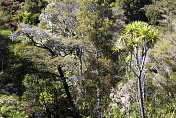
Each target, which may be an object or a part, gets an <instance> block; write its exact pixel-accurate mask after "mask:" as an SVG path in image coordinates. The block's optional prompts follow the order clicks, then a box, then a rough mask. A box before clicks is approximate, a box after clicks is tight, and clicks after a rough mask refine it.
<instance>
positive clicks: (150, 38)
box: [120, 21, 158, 51]
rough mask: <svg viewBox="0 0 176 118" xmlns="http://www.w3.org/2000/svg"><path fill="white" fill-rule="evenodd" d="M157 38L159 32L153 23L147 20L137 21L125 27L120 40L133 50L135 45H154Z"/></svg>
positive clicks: (142, 46)
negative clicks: (146, 21) (148, 22)
mask: <svg viewBox="0 0 176 118" xmlns="http://www.w3.org/2000/svg"><path fill="white" fill-rule="evenodd" d="M157 39H158V32H157V30H155V29H154V28H153V27H152V26H151V25H148V24H147V23H145V22H141V21H135V22H133V23H131V24H128V25H127V26H126V27H125V29H124V31H123V36H122V37H121V39H120V40H121V41H122V42H123V43H125V45H127V46H128V47H129V49H130V50H131V51H133V50H134V48H135V47H137V48H139V47H140V48H144V47H147V48H150V47H153V45H154V43H155V42H156V41H157Z"/></svg>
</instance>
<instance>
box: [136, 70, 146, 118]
mask: <svg viewBox="0 0 176 118" xmlns="http://www.w3.org/2000/svg"><path fill="white" fill-rule="evenodd" d="M141 75H142V71H140V72H139V77H138V94H139V102H140V109H141V116H142V118H145V114H144V103H143V97H142V87H141V85H142V84H141V77H142V76H141Z"/></svg>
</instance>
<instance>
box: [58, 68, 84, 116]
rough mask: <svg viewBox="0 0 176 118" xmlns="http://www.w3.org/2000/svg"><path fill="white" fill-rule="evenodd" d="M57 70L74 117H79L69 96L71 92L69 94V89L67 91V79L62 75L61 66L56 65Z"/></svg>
mask: <svg viewBox="0 0 176 118" xmlns="http://www.w3.org/2000/svg"><path fill="white" fill-rule="evenodd" d="M58 71H59V73H60V77H61V80H62V82H63V85H64V89H65V92H66V94H67V98H68V101H69V103H70V105H71V107H72V110H73V112H74V115H75V118H81V116H80V115H79V110H78V109H77V108H76V107H75V105H74V103H73V100H72V98H71V94H70V91H69V87H68V84H67V81H66V78H65V77H64V74H63V71H62V67H61V66H59V67H58Z"/></svg>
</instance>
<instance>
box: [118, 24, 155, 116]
mask: <svg viewBox="0 0 176 118" xmlns="http://www.w3.org/2000/svg"><path fill="white" fill-rule="evenodd" d="M157 39H158V35H157V30H155V29H154V28H153V27H152V26H150V25H148V24H147V23H145V22H141V21H135V22H133V23H131V24H129V25H127V26H126V27H125V29H124V31H123V35H122V36H121V38H120V40H118V43H117V45H118V46H116V49H115V50H116V51H118V52H119V53H120V55H121V57H122V58H123V60H124V61H125V64H126V65H127V66H128V67H129V68H130V70H131V71H132V72H133V73H134V75H135V76H136V77H137V80H138V94H139V102H140V109H141V116H142V118H144V117H145V114H144V105H143V96H142V83H141V80H142V77H143V72H144V65H145V60H146V56H147V52H148V50H149V49H150V48H152V47H153V46H154V44H155V42H156V41H157ZM122 49H125V50H127V53H126V55H124V53H122ZM132 65H133V66H132Z"/></svg>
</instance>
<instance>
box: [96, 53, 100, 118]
mask: <svg viewBox="0 0 176 118" xmlns="http://www.w3.org/2000/svg"><path fill="white" fill-rule="evenodd" d="M96 58H97V60H96V61H97V75H98V80H97V118H101V105H100V103H101V95H100V67H99V63H98V58H99V55H98V51H97V52H96Z"/></svg>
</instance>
